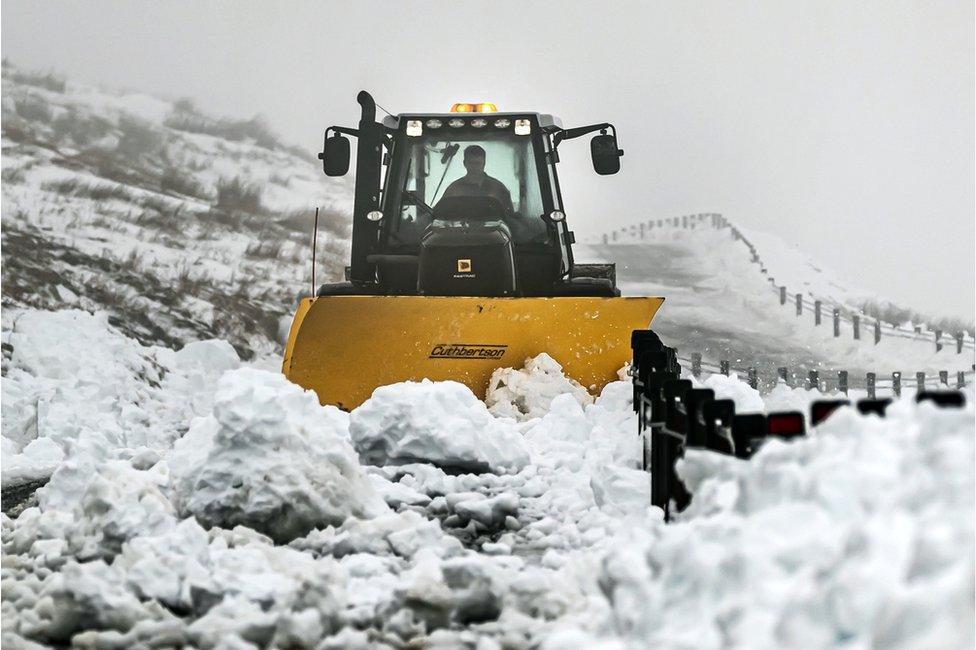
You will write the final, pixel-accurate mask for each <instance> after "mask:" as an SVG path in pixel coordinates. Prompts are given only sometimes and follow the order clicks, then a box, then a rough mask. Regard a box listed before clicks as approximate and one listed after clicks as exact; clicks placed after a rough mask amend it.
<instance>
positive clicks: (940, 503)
mask: <svg viewBox="0 0 976 650" xmlns="http://www.w3.org/2000/svg"><path fill="white" fill-rule="evenodd" d="M973 440H974V426H973V410H972V408H971V407H970V408H967V409H965V410H951V409H946V410H937V409H936V408H935V407H933V406H932V405H931V404H922V405H919V406H916V405H914V404H912V403H911V402H909V401H907V400H903V401H900V402H898V403H896V404H894V405H893V406H892V407H891V408H889V414H888V417H887V418H886V419H884V420H881V419H878V418H876V417H873V416H871V417H863V416H860V415H858V414H856V413H855V412H854V410H853V409H849V408H848V409H843V410H841V411H838V412H837V413H835V414H834V415H833V416H832V417H831V418H830V419H829V420H828V421H827V422H826V423H824V425H822V426H821V427H820V428H819V429H818V430H817V431H816V432H815V433H814V434H813V435H811V436H809V437H807V438H806V439H803V440H799V441H795V442H792V443H789V444H786V443H783V442H780V441H770V442H768V443H767V444H766V445H764V446H763V447H762V449H761V450H760V451H759V453H758V454H757V455H756V456H755V457H754V458H753V459H752V461H750V462H743V461H739V460H736V459H734V458H730V457H725V456H720V455H717V454H713V453H711V452H707V451H691V452H689V453H688V455H687V457H686V458H685V460H683V461H682V462H681V463H680V465H679V473H680V474H681V476H682V477H684V480H685V481H686V482H687V484H688V485H689V486H690V487H691V489H692V491H693V492H694V498H693V501H692V505H691V506H690V508H689V510H688V511H686V512H685V513H683V514H682V516H681V521H680V522H679V523H676V524H673V525H669V526H666V527H659V528H658V529H656V530H652V531H650V534H646V533H645V534H631V535H630V536H628V538H627V539H626V540H620V542H619V543H618V544H615V545H614V548H615V550H614V552H613V553H611V554H607V555H606V556H605V557H604V559H603V567H602V569H601V572H600V583H601V585H602V587H603V589H604V591H605V592H606V594H607V596H608V598H609V600H610V602H611V603H612V605H613V608H614V609H613V615H612V617H611V619H610V620H609V621H607V622H606V624H607V629H606V630H604V631H603V634H606V635H609V636H620V637H623V638H624V639H627V640H629V641H630V642H632V643H634V644H639V645H649V646H658V647H696V648H719V647H729V646H734V647H832V646H840V645H843V646H844V647H885V648H919V647H926V648H935V647H939V648H949V647H959V648H961V647H972V645H973V623H974V621H973V605H974V603H973V588H974V585H973V573H974V568H976V566H974V552H973V534H974V521H973V520H974V514H973V513H974V499H973V494H974V488H976V483H974V468H973V454H974V444H973Z"/></svg>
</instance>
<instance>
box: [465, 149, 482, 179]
mask: <svg viewBox="0 0 976 650" xmlns="http://www.w3.org/2000/svg"><path fill="white" fill-rule="evenodd" d="M464 168H465V169H467V170H468V173H469V174H471V175H473V176H480V175H481V174H484V173H485V157H484V156H479V155H477V154H475V155H473V156H466V157H465V159H464Z"/></svg>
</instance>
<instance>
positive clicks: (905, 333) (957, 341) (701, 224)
mask: <svg viewBox="0 0 976 650" xmlns="http://www.w3.org/2000/svg"><path fill="white" fill-rule="evenodd" d="M668 228H671V229H674V228H680V229H687V230H695V229H702V228H712V229H716V230H721V229H728V230H729V232H730V234H731V237H732V240H733V241H734V242H739V243H741V244H742V245H743V246H745V247H746V249H747V250H748V251H749V254H750V260H749V261H750V262H751V263H753V264H755V265H756V266H757V268H758V270H759V272H760V273H761V274H762V275H765V276H767V281H768V283H769V285H770V286H769V290H770V292H772V293H773V294H775V295H776V297H777V298H778V299H779V303H780V305H781V306H784V307H785V308H788V309H794V310H795V314H796V316H797V317H798V318H801V317H809V318H811V319H812V320H813V324H814V326H818V327H819V326H821V325H824V324H825V323H826V322H829V323H830V324H831V326H832V329H833V336H834V337H835V338H840V337H841V336H848V335H849V336H851V337H852V338H853V339H855V340H867V339H869V338H870V339H871V340H873V341H874V344H875V345H877V344H879V343H880V342H881V340H882V339H883V338H895V339H905V340H912V341H920V342H921V341H924V342H928V343H929V344H930V345H932V346H933V348H934V350H935V351H936V352H940V351H942V350H943V348H944V347H946V346H953V347H954V348H955V351H956V354H962V352H963V350H974V351H976V339H974V338H973V336H972V335H971V334H969V333H968V332H951V333H950V332H943V331H942V330H940V329H929V328H928V327H925V326H922V325H916V326H914V327H913V328H912V329H906V328H904V327H898V326H895V325H891V324H890V323H886V322H884V321H882V320H881V319H879V318H872V317H870V316H868V315H866V314H864V313H863V312H860V311H859V310H858V309H857V308H855V307H851V306H849V305H844V304H843V303H842V302H840V301H838V300H834V299H831V298H827V297H822V296H814V295H806V294H803V293H801V292H796V293H791V292H790V291H789V289H788V288H787V286H786V285H780V284H777V283H776V279H775V278H773V277H771V276H770V275H769V269H767V268H766V265H765V264H764V263H763V260H762V257H761V256H760V255H759V252H758V250H757V249H756V247H755V245H753V243H752V242H750V241H749V240H748V238H746V236H745V235H744V234H743V233H742V231H741V230H739V229H738V228H737V227H735V226H734V225H733V224H732V223H730V222H729V220H728V219H726V218H725V217H723V216H722V215H721V214H717V213H702V214H692V215H684V216H681V217H670V218H667V219H651V220H649V221H644V222H640V223H637V224H632V225H630V226H627V227H625V228H619V229H617V230H614V231H611V232H610V233H607V234H604V235H603V237H602V242H603V243H604V244H612V243H618V242H622V241H624V240H625V238H632V239H637V240H644V239H646V238H648V237H650V236H652V235H653V234H654V233H655V231H660V230H661V229H668Z"/></svg>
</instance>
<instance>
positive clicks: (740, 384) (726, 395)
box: [692, 374, 789, 413]
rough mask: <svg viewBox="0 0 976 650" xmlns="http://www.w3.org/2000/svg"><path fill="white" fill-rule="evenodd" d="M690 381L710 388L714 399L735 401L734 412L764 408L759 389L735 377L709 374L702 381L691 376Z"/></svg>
mask: <svg viewBox="0 0 976 650" xmlns="http://www.w3.org/2000/svg"><path fill="white" fill-rule="evenodd" d="M692 383H693V384H694V385H695V388H710V389H712V390H713V391H714V392H715V399H730V400H732V401H733V402H735V412H736V413H756V412H760V413H761V412H762V411H763V410H764V404H763V398H762V397H761V396H760V395H759V391H758V390H756V389H755V388H753V387H752V386H750V385H749V384H747V383H746V382H744V381H741V380H739V379H738V378H736V377H729V376H726V375H721V374H719V375H709V376H708V377H706V378H705V379H704V381H698V380H697V379H695V378H694V377H692ZM787 388H789V387H787Z"/></svg>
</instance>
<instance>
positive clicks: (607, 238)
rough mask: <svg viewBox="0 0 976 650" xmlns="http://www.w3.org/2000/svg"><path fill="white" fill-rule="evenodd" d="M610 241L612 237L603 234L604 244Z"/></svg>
mask: <svg viewBox="0 0 976 650" xmlns="http://www.w3.org/2000/svg"><path fill="white" fill-rule="evenodd" d="M609 239H610V237H609V236H608V235H607V233H603V243H604V244H606V243H607V240H609Z"/></svg>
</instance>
